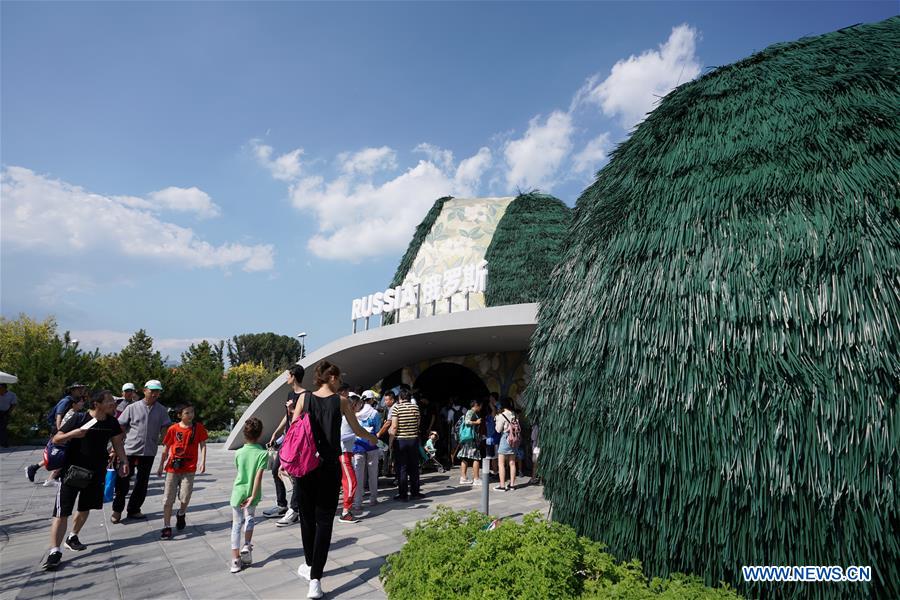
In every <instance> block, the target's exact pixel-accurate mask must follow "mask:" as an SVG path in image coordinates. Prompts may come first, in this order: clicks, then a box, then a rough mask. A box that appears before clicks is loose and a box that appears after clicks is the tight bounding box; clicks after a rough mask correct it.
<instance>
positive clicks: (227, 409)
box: [164, 340, 239, 429]
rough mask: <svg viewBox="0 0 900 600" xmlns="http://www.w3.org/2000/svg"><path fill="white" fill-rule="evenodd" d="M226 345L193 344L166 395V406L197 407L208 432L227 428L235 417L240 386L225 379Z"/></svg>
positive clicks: (203, 342) (174, 370)
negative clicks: (188, 403)
mask: <svg viewBox="0 0 900 600" xmlns="http://www.w3.org/2000/svg"><path fill="white" fill-rule="evenodd" d="M224 345H225V344H224V342H219V343H218V344H210V343H209V342H207V341H205V340H204V341H202V342H200V343H199V344H193V345H191V347H190V348H188V349H187V351H185V352H183V353H182V354H181V365H180V366H179V367H178V368H176V369H173V373H172V382H171V389H169V390H168V391H167V392H166V393H164V399H165V400H164V404H166V406H169V407H170V408H175V406H177V405H178V404H179V403H183V402H190V403H191V404H193V405H194V407H195V410H196V413H197V419H198V420H200V421H202V422H203V423H204V424H205V425H206V427H207V428H208V429H219V428H223V427H227V426H228V425H229V424H230V422H231V420H232V419H233V418H234V406H235V400H236V399H237V398H238V396H239V390H238V387H237V386H236V385H235V384H234V382H233V380H231V379H229V378H227V377H226V376H225V356H224Z"/></svg>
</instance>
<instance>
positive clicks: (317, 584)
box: [306, 579, 325, 598]
mask: <svg viewBox="0 0 900 600" xmlns="http://www.w3.org/2000/svg"><path fill="white" fill-rule="evenodd" d="M324 595H325V592H323V591H322V582H321V581H319V580H318V579H312V580H310V582H309V591H308V592H307V593H306V597H307V598H321V597H322V596H324Z"/></svg>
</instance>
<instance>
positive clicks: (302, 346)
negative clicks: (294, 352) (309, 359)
mask: <svg viewBox="0 0 900 600" xmlns="http://www.w3.org/2000/svg"><path fill="white" fill-rule="evenodd" d="M297 337H298V338H300V360H303V359H304V358H306V332H305V331H301V332H300V333H298V334H297Z"/></svg>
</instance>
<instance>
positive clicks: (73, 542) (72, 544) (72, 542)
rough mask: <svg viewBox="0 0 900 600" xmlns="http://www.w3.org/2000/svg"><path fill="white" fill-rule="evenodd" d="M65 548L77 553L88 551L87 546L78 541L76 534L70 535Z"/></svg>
mask: <svg viewBox="0 0 900 600" xmlns="http://www.w3.org/2000/svg"><path fill="white" fill-rule="evenodd" d="M64 545H65V547H66V548H68V549H69V550H74V551H76V552H81V551H82V550H87V546H85V545H84V544H82V543H81V541H80V540H79V539H78V535H77V534H74V533H70V534H69V536H68V537H67V538H66V541H65V544H64Z"/></svg>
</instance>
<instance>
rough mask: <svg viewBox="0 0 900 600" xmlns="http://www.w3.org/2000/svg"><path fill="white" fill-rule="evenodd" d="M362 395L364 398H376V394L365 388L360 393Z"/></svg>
mask: <svg viewBox="0 0 900 600" xmlns="http://www.w3.org/2000/svg"><path fill="white" fill-rule="evenodd" d="M362 397H363V398H365V399H366V400H371V399H373V398H377V397H378V396H377V395H376V394H375V392H373V391H372V390H366V391H364V392H363V393H362Z"/></svg>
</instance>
